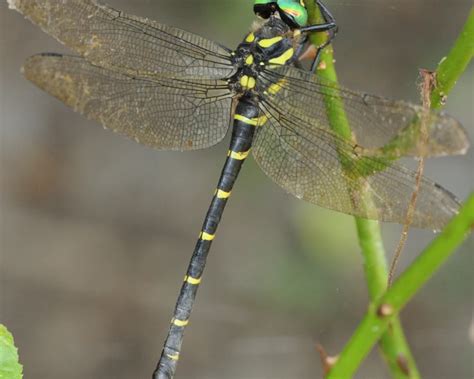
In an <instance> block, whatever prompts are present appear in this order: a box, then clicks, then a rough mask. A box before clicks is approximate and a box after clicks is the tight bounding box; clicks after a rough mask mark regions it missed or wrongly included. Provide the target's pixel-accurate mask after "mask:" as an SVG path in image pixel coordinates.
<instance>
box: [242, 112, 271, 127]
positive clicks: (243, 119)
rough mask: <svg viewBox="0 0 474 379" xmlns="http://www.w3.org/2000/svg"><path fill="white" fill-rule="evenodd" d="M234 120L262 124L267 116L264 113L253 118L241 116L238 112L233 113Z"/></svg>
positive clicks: (254, 124) (255, 124) (256, 124)
mask: <svg viewBox="0 0 474 379" xmlns="http://www.w3.org/2000/svg"><path fill="white" fill-rule="evenodd" d="M234 120H239V121H242V122H245V123H246V124H248V125H253V126H262V125H264V124H265V123H266V122H267V120H268V118H267V116H265V115H263V116H260V117H255V118H247V117H245V116H242V115H240V114H235V115H234Z"/></svg>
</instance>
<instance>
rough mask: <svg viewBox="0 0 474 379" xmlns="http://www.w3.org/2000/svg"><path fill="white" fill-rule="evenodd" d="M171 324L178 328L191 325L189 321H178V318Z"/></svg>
mask: <svg viewBox="0 0 474 379" xmlns="http://www.w3.org/2000/svg"><path fill="white" fill-rule="evenodd" d="M171 323H172V324H173V325H176V326H186V325H188V324H189V320H178V319H177V318H174V319H173V320H172V321H171Z"/></svg>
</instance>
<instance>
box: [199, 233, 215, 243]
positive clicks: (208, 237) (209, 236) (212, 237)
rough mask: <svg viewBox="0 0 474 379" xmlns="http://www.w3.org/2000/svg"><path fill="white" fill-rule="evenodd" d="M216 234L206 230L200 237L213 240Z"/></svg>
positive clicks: (204, 239)
mask: <svg viewBox="0 0 474 379" xmlns="http://www.w3.org/2000/svg"><path fill="white" fill-rule="evenodd" d="M215 236H216V235H215V234H209V233H206V232H201V234H199V238H200V239H202V240H203V241H212V240H213V239H214V238H215Z"/></svg>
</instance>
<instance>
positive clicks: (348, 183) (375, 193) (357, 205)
mask: <svg viewBox="0 0 474 379" xmlns="http://www.w3.org/2000/svg"><path fill="white" fill-rule="evenodd" d="M261 107H262V111H263V112H264V114H265V116H266V118H267V119H268V120H267V122H266V124H264V125H263V126H261V127H260V128H259V129H258V131H257V135H256V137H255V142H254V148H253V155H254V157H255V159H256V161H257V163H258V164H259V166H260V167H261V168H262V169H263V171H264V172H265V173H266V174H267V175H268V176H269V177H270V178H271V179H273V180H274V181H275V182H276V183H277V184H279V185H280V186H281V187H283V188H284V189H285V190H286V191H287V192H289V193H292V194H293V195H295V196H296V197H298V198H300V199H304V200H306V201H308V202H311V203H313V204H317V205H319V206H322V207H325V208H330V209H333V210H336V211H339V212H343V213H347V214H351V215H354V216H359V217H363V218H368V219H375V220H380V221H386V222H396V223H404V221H405V217H406V213H407V209H408V205H409V202H410V198H411V195H412V192H413V191H414V189H415V183H416V179H415V177H416V174H415V173H414V172H413V171H410V170H408V169H406V168H404V167H401V166H399V165H397V164H396V163H394V162H393V161H392V160H384V159H381V158H375V157H365V156H360V155H358V149H357V147H356V146H354V145H351V144H350V143H347V142H346V141H345V140H343V139H341V138H340V137H338V136H337V135H335V134H334V133H333V132H331V131H330V130H329V129H327V128H326V129H322V128H319V126H318V125H317V124H315V123H311V122H310V121H303V120H296V119H295V118H294V117H293V115H290V114H286V113H282V112H281V111H280V110H279V109H278V108H276V107H275V105H274V104H271V103H269V102H265V103H262V104H261ZM305 122H306V124H303V123H305ZM369 198H370V199H371V205H368V204H369V201H368V199H369ZM458 208H459V204H458V202H457V200H456V199H455V197H454V196H453V195H452V194H451V193H449V192H448V191H446V190H445V189H443V188H441V187H440V186H438V185H437V184H435V183H433V182H431V181H430V180H428V179H426V178H423V179H422V181H421V188H420V191H419V195H418V201H417V206H416V210H415V214H414V219H413V226H416V227H420V228H431V229H435V230H437V229H440V228H442V227H443V226H444V225H445V224H446V223H447V222H448V220H449V219H450V218H451V217H452V216H453V215H455V214H456V213H457V210H458Z"/></svg>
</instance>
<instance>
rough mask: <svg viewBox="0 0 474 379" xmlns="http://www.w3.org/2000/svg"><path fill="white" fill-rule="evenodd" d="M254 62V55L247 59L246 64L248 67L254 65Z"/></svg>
mask: <svg viewBox="0 0 474 379" xmlns="http://www.w3.org/2000/svg"><path fill="white" fill-rule="evenodd" d="M253 62H254V58H253V55H252V54H250V55H249V56H248V57H247V58H245V64H246V65H247V66H250V65H252V64H253Z"/></svg>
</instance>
